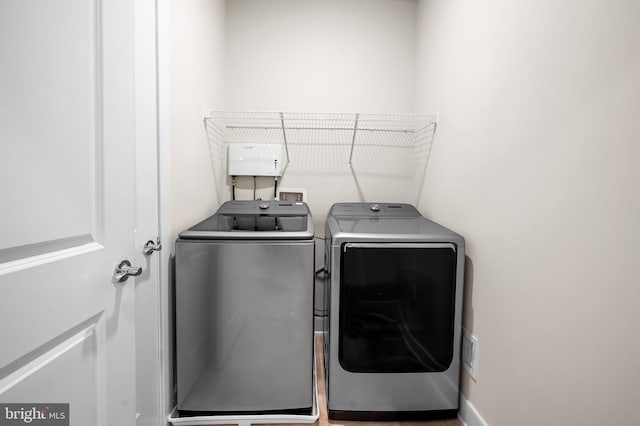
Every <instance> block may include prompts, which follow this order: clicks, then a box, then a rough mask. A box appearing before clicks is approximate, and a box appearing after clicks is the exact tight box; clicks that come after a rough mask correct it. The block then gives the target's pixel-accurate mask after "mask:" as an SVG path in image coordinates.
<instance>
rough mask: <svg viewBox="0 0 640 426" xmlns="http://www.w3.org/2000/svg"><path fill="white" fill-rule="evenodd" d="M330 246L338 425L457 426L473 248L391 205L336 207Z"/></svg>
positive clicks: (329, 332)
mask: <svg viewBox="0 0 640 426" xmlns="http://www.w3.org/2000/svg"><path fill="white" fill-rule="evenodd" d="M325 237H326V243H325V266H326V269H327V272H328V273H327V277H328V278H327V283H326V285H325V289H326V292H327V294H326V295H325V303H327V304H328V306H327V307H326V308H327V309H328V311H329V315H328V320H327V321H326V322H325V329H324V332H325V336H324V338H325V339H324V342H325V351H324V353H325V376H326V380H327V407H328V411H329V417H330V418H334V419H353V420H373V419H381V420H384V419H409V418H434V417H449V416H455V413H456V412H457V409H458V388H459V386H458V381H459V371H460V356H459V354H460V332H461V309H462V292H463V273H464V259H465V257H464V256H465V254H464V239H463V238H462V237H461V236H460V235H458V234H456V233H454V232H452V231H450V230H448V229H446V228H444V227H443V226H440V225H438V224H436V223H434V222H432V221H430V220H427V219H425V218H424V217H422V216H421V215H420V213H419V212H418V211H417V210H416V209H415V208H414V207H413V206H411V205H408V204H388V203H338V204H334V205H333V206H332V208H331V210H330V212H329V215H328V218H327V223H326V233H325Z"/></svg>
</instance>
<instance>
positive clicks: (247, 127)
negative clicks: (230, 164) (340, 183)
mask: <svg viewBox="0 0 640 426" xmlns="http://www.w3.org/2000/svg"><path fill="white" fill-rule="evenodd" d="M204 123H205V128H206V131H207V138H208V141H209V148H210V151H211V155H212V158H215V160H213V162H214V168H216V169H217V170H224V158H226V148H227V146H228V145H229V144H234V143H254V144H260V143H268V144H282V145H284V148H285V153H286V164H285V172H287V171H288V172H292V171H296V170H297V171H304V172H305V173H307V174H314V175H329V174H335V173H344V172H347V173H348V174H351V175H352V176H353V178H354V179H355V180H356V185H358V191H359V193H360V197H361V198H362V199H363V201H365V198H366V197H364V194H363V190H362V188H361V183H362V182H361V181H363V179H366V178H367V177H377V178H384V177H390V178H404V179H407V180H411V181H413V182H412V184H413V186H414V190H415V191H416V193H417V194H418V199H419V193H420V192H421V190H422V182H423V180H424V176H425V172H426V166H427V163H428V159H429V155H430V151H431V145H432V143H433V139H434V136H435V131H436V127H437V116H436V115H427V114H364V113H302V112H238V111H206V112H205V113H204ZM223 175H224V174H223ZM220 180H222V178H220ZM418 199H416V202H417V201H418Z"/></svg>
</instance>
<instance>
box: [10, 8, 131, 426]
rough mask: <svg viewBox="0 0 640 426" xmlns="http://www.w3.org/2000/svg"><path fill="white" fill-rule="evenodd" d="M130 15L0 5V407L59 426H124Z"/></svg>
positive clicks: (127, 421)
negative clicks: (33, 408)
mask: <svg viewBox="0 0 640 426" xmlns="http://www.w3.org/2000/svg"><path fill="white" fill-rule="evenodd" d="M133 8H134V3H133V2H131V1H129V0H109V1H101V0H94V1H87V0H60V1H50V0H2V1H1V2H0V58H1V59H0V60H1V66H0V342H1V343H0V404H5V403H21V404H33V405H35V404H42V403H45V404H51V403H69V404H70V413H69V414H68V418H69V419H70V424H71V425H114V426H115V425H117V426H127V425H134V424H135V416H136V401H135V392H136V383H135V353H134V350H135V334H134V331H135V330H134V326H135V311H134V306H135V304H134V302H135V301H134V294H135V278H129V280H128V281H126V282H124V283H112V275H113V272H114V268H115V267H116V265H117V264H118V263H119V262H120V261H122V260H124V259H130V260H132V261H134V252H135V246H134V226H135V195H136V190H135V183H136V179H135V173H134V172H135V120H134V109H135V99H134V43H133V40H134V19H133V18H134V10H133ZM26 408H27V409H28V407H26ZM1 415H2V412H1V411H0V417H1ZM32 424H37V423H35V422H34V423H32Z"/></svg>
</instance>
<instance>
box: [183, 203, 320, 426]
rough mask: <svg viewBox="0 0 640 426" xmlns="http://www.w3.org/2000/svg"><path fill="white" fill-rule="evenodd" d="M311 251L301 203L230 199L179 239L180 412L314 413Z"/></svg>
mask: <svg viewBox="0 0 640 426" xmlns="http://www.w3.org/2000/svg"><path fill="white" fill-rule="evenodd" d="M314 247H315V246H314V231H313V221H312V219H311V214H310V213H309V209H308V207H307V205H306V204H304V203H299V202H278V201H229V202H227V203H225V204H223V205H222V206H221V207H220V208H219V209H218V211H217V212H216V214H214V215H213V216H211V217H209V218H208V219H206V220H204V221H203V222H201V223H199V224H197V225H195V226H194V227H192V228H190V229H188V230H186V231H184V232H182V233H181V234H180V235H179V238H178V240H177V242H176V285H175V287H176V288H175V304H176V312H175V317H176V370H177V377H176V380H177V398H178V412H179V414H180V415H181V416H189V415H218V414H225V415H229V414H266V413H279V414H280V413H285V414H307V415H308V414H311V411H312V405H313V362H314V360H313V285H314Z"/></svg>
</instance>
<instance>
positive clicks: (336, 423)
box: [274, 334, 462, 426]
mask: <svg viewBox="0 0 640 426" xmlns="http://www.w3.org/2000/svg"><path fill="white" fill-rule="evenodd" d="M322 348H323V345H322V336H321V335H320V334H316V368H317V371H318V405H319V406H320V418H319V419H318V420H317V421H316V422H315V423H314V424H313V425H315V426H364V425H368V426H460V425H461V424H462V423H460V421H459V420H458V419H447V420H431V421H421V422H416V421H407V422H353V421H344V420H329V419H328V417H327V398H326V392H325V380H324V368H323V367H322ZM274 426H275V425H274ZM277 426H292V425H277ZM295 426H309V425H308V424H307V425H295Z"/></svg>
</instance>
